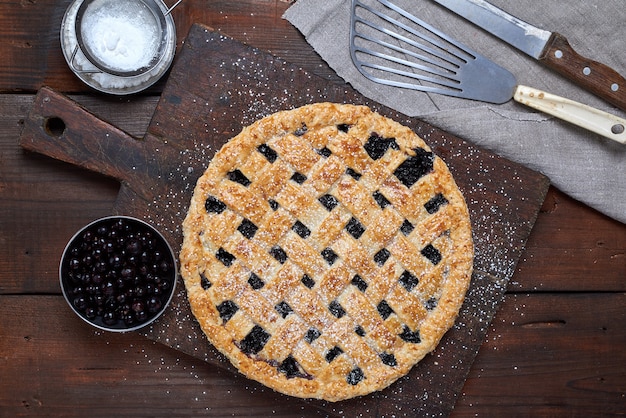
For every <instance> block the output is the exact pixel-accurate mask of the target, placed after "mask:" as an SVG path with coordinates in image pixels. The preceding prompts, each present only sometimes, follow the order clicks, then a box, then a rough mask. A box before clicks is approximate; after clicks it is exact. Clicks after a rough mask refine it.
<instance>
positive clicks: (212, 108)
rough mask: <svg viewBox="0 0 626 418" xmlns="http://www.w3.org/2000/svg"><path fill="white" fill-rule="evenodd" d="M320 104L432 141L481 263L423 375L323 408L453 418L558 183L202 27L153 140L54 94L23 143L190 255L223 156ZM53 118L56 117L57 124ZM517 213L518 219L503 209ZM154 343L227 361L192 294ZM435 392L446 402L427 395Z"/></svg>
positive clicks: (417, 371)
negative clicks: (275, 119) (284, 114)
mask: <svg viewBox="0 0 626 418" xmlns="http://www.w3.org/2000/svg"><path fill="white" fill-rule="evenodd" d="M317 101H336V102H348V103H356V104H360V103H363V104H369V105H370V106H374V108H375V109H377V110H378V111H379V112H381V113H383V114H385V115H387V116H390V117H392V118H394V119H396V120H398V121H400V122H401V123H404V124H405V125H407V126H409V127H411V128H412V129H413V130H415V131H416V132H417V133H418V134H419V135H421V136H422V137H424V138H425V140H426V141H427V143H428V144H429V145H430V146H431V147H432V148H433V149H434V151H435V153H436V154H438V155H439V156H440V157H441V158H443V160H444V161H445V162H446V163H447V164H448V166H449V167H450V169H451V171H452V173H453V175H454V176H455V180H456V181H457V183H458V184H459V186H460V188H461V190H462V191H463V193H464V194H465V198H466V201H467V202H468V206H469V211H470V218H471V220H472V226H473V233H474V239H475V250H476V258H475V261H474V275H473V277H472V284H471V286H470V291H469V292H468V296H467V298H466V301H465V304H464V307H463V308H462V310H461V314H460V316H459V319H458V320H457V326H456V327H455V328H454V329H453V330H451V331H450V332H449V333H448V334H447V335H446V336H445V337H444V339H443V340H442V342H441V343H440V345H439V347H438V348H437V350H436V351H435V354H434V355H433V357H432V358H429V359H427V360H425V361H422V362H420V364H419V365H418V366H417V367H415V368H414V369H413V370H412V371H411V373H410V375H409V376H410V379H409V380H402V381H400V382H399V383H397V384H395V385H393V386H392V387H390V388H388V389H387V390H385V391H383V392H381V393H377V394H374V395H371V396H368V397H364V398H360V399H355V400H349V401H344V402H341V403H339V404H333V405H331V404H328V403H325V402H315V404H316V405H317V406H318V407H320V408H323V409H325V410H327V411H328V412H329V413H335V412H336V411H337V410H338V409H342V410H344V411H347V412H348V413H349V414H358V413H361V412H362V411H363V410H366V409H369V410H372V409H375V410H378V411H379V412H380V413H381V414H394V413H395V414H396V415H402V416H413V415H415V414H416V413H419V414H424V413H426V414H429V415H439V414H448V413H449V412H450V410H451V409H452V407H453V405H454V402H455V398H456V396H457V394H458V392H459V390H460V389H461V387H462V385H463V381H464V378H465V376H466V375H467V373H468V371H469V367H470V366H471V363H472V359H473V358H474V356H475V353H476V351H477V350H478V348H479V346H480V343H481V341H482V337H483V336H484V331H485V326H484V324H488V323H489V322H490V320H491V318H492V316H493V314H494V312H495V310H496V307H497V306H498V304H499V303H500V301H501V298H502V295H503V293H504V291H505V289H506V286H507V282H508V280H509V279H510V277H511V275H512V273H513V271H514V268H515V265H516V264H517V261H518V259H519V256H520V253H521V248H522V247H523V246H524V244H525V242H526V239H527V237H528V234H529V232H530V229H531V228H532V225H533V223H534V221H535V218H536V215H537V213H538V211H539V208H540V206H541V204H542V202H543V199H544V196H545V192H546V191H547V186H548V182H547V179H546V178H545V177H543V176H542V175H540V174H539V173H536V172H533V171H531V170H529V169H526V168H524V167H522V166H520V165H518V164H514V163H512V162H510V161H507V160H505V159H503V158H500V157H498V156H495V155H493V154H491V153H489V152H486V151H484V150H481V149H479V148H476V147H474V146H472V145H470V144H468V143H466V142H464V141H462V140H460V139H458V138H455V137H454V136H452V135H450V134H447V133H446V132H443V131H441V130H438V129H436V128H434V127H432V126H429V125H427V124H425V123H423V122H421V121H419V120H417V119H408V118H406V117H403V116H401V115H398V114H396V113H395V112H392V111H391V110H389V109H385V108H383V107H381V106H378V105H376V104H374V103H369V102H368V101H367V100H365V99H364V98H362V97H361V96H360V95H359V94H358V93H356V92H355V91H353V90H351V89H350V88H349V87H348V86H345V85H338V84H334V83H330V82H327V81H325V80H323V79H322V78H320V77H316V76H313V75H311V74H309V73H306V72H304V71H303V70H301V69H299V68H297V67H295V66H294V65H293V64H290V63H287V62H285V61H284V60H280V59H278V58H276V57H274V56H272V55H271V54H268V53H266V52H263V51H260V50H258V49H255V48H251V47H249V46H246V45H244V44H242V43H240V42H238V41H236V40H234V39H232V38H229V37H226V36H224V35H222V34H219V33H216V32H214V31H212V30H211V29H210V28H208V27H206V26H202V25H194V26H193V27H192V29H191V30H190V33H189V34H188V36H187V37H186V40H185V44H184V47H183V49H182V50H181V51H180V52H179V54H178V57H177V59H176V61H175V63H174V67H173V68H172V70H171V74H170V76H169V79H168V82H167V85H166V87H165V89H164V91H163V94H162V96H161V100H160V101H159V103H158V105H157V108H156V111H155V114H154V116H153V118H152V121H151V123H150V125H149V126H148V130H147V134H146V135H145V136H144V138H143V139H141V140H136V139H134V138H132V137H130V136H129V135H128V134H126V133H124V132H123V131H121V130H120V129H118V128H116V127H113V126H111V125H109V124H106V123H104V122H103V121H102V120H100V119H98V118H96V117H94V115H93V114H92V113H91V112H89V111H88V110H87V109H84V108H81V107H79V106H77V104H76V103H73V102H71V101H69V100H67V99H65V97H64V96H62V95H59V94H58V93H56V92H54V91H53V90H49V89H43V90H41V91H40V92H39V94H38V95H37V99H36V101H35V103H34V105H33V108H32V110H31V113H30V114H29V116H28V118H27V119H26V120H25V123H24V129H23V132H22V137H21V140H20V145H21V146H22V147H24V148H25V149H28V150H33V151H37V152H41V153H44V154H45V155H49V156H51V157H54V158H57V159H61V160H63V161H67V162H70V163H72V164H75V165H78V166H81V167H84V168H87V169H89V170H92V171H96V172H100V173H103V174H106V175H108V176H110V177H113V178H115V179H118V180H119V181H121V188H120V192H119V195H118V199H117V201H116V203H115V207H114V210H113V211H114V213H120V214H125V215H133V216H137V217H140V218H143V219H145V220H147V221H148V222H151V223H152V224H154V225H155V226H157V227H158V228H159V229H160V230H161V232H162V233H163V234H164V235H165V236H166V238H168V240H169V241H170V243H171V244H172V245H173V246H174V248H179V247H180V244H181V242H182V233H181V228H180V225H181V222H182V219H183V218H184V214H185V213H186V209H185V208H186V207H187V205H188V202H189V200H190V197H191V191H192V190H193V186H194V185H195V179H196V178H197V177H198V176H199V175H200V174H201V173H202V172H203V171H204V169H205V168H206V165H207V163H208V161H209V160H210V158H211V156H212V154H213V153H214V152H215V151H217V150H218V149H219V148H220V147H221V145H223V144H224V143H226V141H228V139H229V138H230V137H232V136H233V135H235V134H236V133H238V132H239V130H240V129H241V127H242V126H245V125H247V124H250V123H252V122H254V121H255V120H257V119H258V118H260V117H262V116H264V115H267V114H270V113H273V112H275V111H277V110H282V109H287V108H292V107H296V106H301V105H303V104H307V103H312V102H317ZM50 121H55V126H54V127H51V125H50V123H51V122H50ZM493 179H498V181H493ZM476 184H481V185H482V186H481V187H476V186H475V185H476ZM502 184H506V185H507V187H502ZM505 206H508V207H513V208H515V211H508V210H502V208H504V207H505ZM181 287H182V284H181ZM146 335H147V336H149V337H150V338H154V339H156V340H157V341H160V342H162V343H164V344H166V345H168V346H171V347H173V348H176V349H178V350H181V351H183V352H185V353H187V354H189V355H192V356H195V357H198V358H201V359H204V360H205V361H207V362H208V363H211V364H214V365H217V366H224V364H225V362H224V359H223V357H222V356H221V355H219V354H218V353H217V352H216V351H215V350H214V349H213V348H212V347H211V346H210V345H209V344H208V343H207V341H206V339H205V338H204V336H203V335H202V332H201V330H200V329H199V327H198V326H197V323H196V322H195V321H194V320H193V316H192V315H191V313H190V309H189V306H188V304H187V301H186V296H185V293H184V291H182V290H180V291H179V292H177V293H176V295H175V296H174V300H173V303H172V309H169V310H167V311H166V313H165V314H164V315H163V316H162V317H161V318H159V320H158V321H157V322H156V323H155V324H154V325H153V326H151V327H150V329H149V331H147V333H146ZM434 358H436V360H433V359H434ZM233 370H234V369H233ZM443 371H445V373H443ZM415 382H418V383H419V384H417V385H416V384H415ZM424 393H426V394H428V393H438V394H440V395H441V398H440V399H437V398H436V397H423V396H422V395H423V394H424ZM399 411H402V412H399Z"/></svg>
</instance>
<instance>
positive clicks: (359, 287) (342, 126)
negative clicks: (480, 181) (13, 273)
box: [180, 103, 473, 401]
mask: <svg viewBox="0 0 626 418" xmlns="http://www.w3.org/2000/svg"><path fill="white" fill-rule="evenodd" d="M183 229H184V243H183V247H182V251H181V256H180V257H181V274H182V276H183V278H184V281H185V285H186V288H187V293H188V297H189V302H190V305H191V308H192V311H193V313H194V315H195V316H196V318H197V320H198V322H199V324H200V326H201V327H202V329H203V331H204V332H205V333H206V335H207V337H208V338H209V340H210V341H211V343H212V344H213V345H214V346H215V347H216V348H217V349H218V350H220V351H221V352H222V353H224V354H225V355H226V356H227V357H228V358H229V359H230V361H231V362H232V363H233V365H235V366H236V367H237V368H238V369H239V371H241V372H242V373H243V374H244V375H246V376H248V377H249V378H252V379H255V380H257V381H259V382H261V383H263V384H265V385H267V386H269V387H271V388H273V389H275V390H277V391H280V392H282V393H285V394H288V395H293V396H298V397H304V398H308V397H311V398H321V399H326V400H329V401H337V400H341V399H346V398H350V397H354V396H357V395H363V394H367V393H370V392H372V391H375V390H380V389H382V388H385V387H387V386H388V385H389V384H391V383H392V382H393V381H395V380H396V379H398V378H399V377H401V376H403V375H405V374H406V373H408V371H409V370H410V369H411V367H412V366H413V365H414V364H415V363H417V362H418V361H419V360H420V359H422V358H423V357H424V356H425V355H426V354H427V353H428V352H430V351H432V350H433V349H434V348H435V346H436V344H437V343H438V342H439V340H440V339H441V337H442V336H443V334H444V333H445V332H446V331H447V330H448V329H449V328H450V327H451V326H452V325H453V323H454V320H455V318H456V315H457V313H458V310H459V308H460V306H461V303H462V301H463V299H464V295H465V292H466V290H467V287H468V285H469V281H470V276H471V271H472V262H473V244H472V238H471V228H470V221H469V216H468V211H467V207H466V205H465V201H464V199H463V196H462V195H461V193H460V191H459V190H458V188H457V186H456V184H455V182H454V180H453V178H452V176H451V174H450V172H449V170H448V168H447V167H446V165H445V164H444V162H443V161H442V160H441V159H440V158H439V157H437V156H436V155H434V154H433V152H432V151H431V150H430V149H429V147H428V146H427V145H426V144H425V143H424V141H422V139H421V138H419V137H418V136H417V135H416V134H415V133H414V132H412V131H411V130H410V129H408V128H407V127H404V126H402V125H400V124H398V123H396V122H394V121H392V120H390V119H388V118H385V117H383V116H381V115H379V114H377V113H375V112H373V111H371V110H370V109H369V108H368V107H364V106H353V105H339V104H331V103H320V104H313V105H308V106H304V107H301V108H298V109H295V110H289V111H284V112H278V113H275V114H273V115H270V116H268V117H265V118H263V119H261V120H259V121H257V122H255V123H254V124H252V125H251V126H249V127H247V128H245V129H244V130H243V131H242V132H241V133H240V134H239V135H237V136H236V137H234V138H233V139H231V140H230V141H229V142H228V143H227V144H226V145H225V146H224V147H223V148H222V149H221V150H220V151H219V152H218V153H217V154H216V155H215V157H214V158H213V160H212V161H211V163H210V164H209V167H208V168H207V170H206V172H205V173H204V174H203V175H202V177H201V178H200V179H199V181H198V183H197V185H196V188H195V191H194V195H193V198H192V201H191V205H190V208H189V212H188V214H187V217H186V219H185V222H184V227H183Z"/></svg>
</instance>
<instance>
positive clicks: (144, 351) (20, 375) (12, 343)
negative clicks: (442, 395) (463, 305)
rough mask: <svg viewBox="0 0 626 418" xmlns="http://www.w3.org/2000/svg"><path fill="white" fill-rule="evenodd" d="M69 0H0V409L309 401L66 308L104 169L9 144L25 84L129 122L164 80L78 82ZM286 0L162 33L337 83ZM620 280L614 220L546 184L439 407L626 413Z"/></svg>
mask: <svg viewBox="0 0 626 418" xmlns="http://www.w3.org/2000/svg"><path fill="white" fill-rule="evenodd" d="M69 3H70V1H69V0H60V1H53V0H20V1H16V0H2V1H1V2H0V28H1V29H0V248H1V250H0V416H7V417H9V416H30V415H47V416H50V415H54V416H167V415H169V416H179V415H206V416H233V415H234V416H252V415H254V416H273V415H276V416H309V415H316V414H319V415H323V414H322V413H320V412H318V411H317V410H316V409H315V408H313V407H312V406H310V405H307V404H301V403H292V402H282V403H277V402H276V401H275V399H276V398H275V397H274V396H250V392H251V391H255V392H257V391H267V392H269V390H267V389H260V388H259V386H257V385H251V384H250V383H249V382H248V381H247V380H246V379H244V378H242V377H240V376H235V375H232V374H231V373H229V372H227V371H224V370H221V369H219V368H215V367H210V366H208V365H207V364H205V363H204V362H202V361H200V360H197V359H194V358H192V357H189V356H187V355H185V354H182V353H180V352H178V351H176V350H173V349H171V348H169V347H166V346H165V345H162V344H159V343H156V342H153V341H150V340H148V339H146V338H144V337H143V336H141V335H138V334H136V333H128V334H121V335H118V334H111V333H103V332H96V331H94V329H92V328H90V327H88V326H86V325H85V324H84V323H83V322H82V321H81V320H80V319H78V318H77V317H76V316H75V315H74V314H73V313H72V312H71V311H70V309H69V307H67V305H66V303H65V301H64V300H63V297H62V295H61V292H60V288H59V283H58V273H57V271H58V260H59V257H60V254H61V252H62V251H63V248H64V246H65V244H66V242H67V240H68V239H69V238H70V237H71V236H72V235H73V234H74V232H75V231H76V230H77V229H79V228H80V227H81V226H83V225H84V224H86V223H88V222H89V221H91V220H93V219H95V218H98V217H101V216H106V215H108V214H110V212H111V207H112V205H113V202H114V201H115V198H116V196H117V193H118V190H119V184H118V183H117V182H116V181H114V180H111V179H109V178H106V177H103V176H101V175H98V174H94V173H91V172H87V171H85V170H83V169H80V168H76V167H74V166H71V165H69V164H66V163H62V162H59V161H57V160H53V159H51V158H48V157H44V156H41V155H39V154H35V153H29V152H26V151H24V150H22V149H21V148H20V146H19V144H18V140H19V135H20V131H21V127H22V124H23V121H24V119H25V117H26V115H27V113H28V111H29V110H30V107H31V104H32V102H33V99H34V95H35V93H36V92H37V90H38V89H39V88H41V87H42V86H44V85H45V86H50V87H52V88H53V89H55V90H58V91H60V92H63V93H65V94H68V95H70V96H71V97H72V98H73V99H75V100H76V101H78V102H79V103H81V104H83V105H84V106H85V107H87V108H88V109H89V110H90V111H92V112H93V113H95V114H96V115H98V116H99V117H100V118H102V119H104V120H107V121H109V122H111V123H112V124H113V125H116V126H118V127H120V128H121V129H123V130H125V131H127V132H129V133H130V134H132V135H135V136H137V137H142V136H143V134H144V133H145V130H146V128H147V126H148V124H149V122H150V118H151V116H152V114H153V112H154V109H155V107H156V104H157V101H158V99H159V94H160V91H161V90H162V88H163V85H164V81H161V82H159V83H157V84H156V85H155V86H154V87H152V88H150V89H149V90H148V91H146V92H145V93H142V94H140V95H135V96H132V97H111V96H105V95H103V94H100V93H96V92H94V91H93V90H90V89H89V88H87V87H86V86H85V85H83V84H82V83H81V82H80V81H79V80H78V79H77V78H76V77H75V76H74V74H72V72H71V71H70V69H69V68H68V66H67V64H66V62H65V60H64V58H63V55H62V53H61V49H60V44H59V28H60V24H61V20H62V18H63V14H64V12H65V9H66V8H67V6H68V5H69ZM288 7H289V3H288V2H284V1H278V0H273V1H270V0H243V1H236V2H219V1H207V0H185V1H184V5H183V6H180V7H179V8H177V9H175V10H174V12H173V15H174V19H175V21H176V25H177V33H178V39H179V40H178V45H179V46H180V45H181V42H182V41H183V40H184V37H185V35H186V34H187V32H188V30H189V28H190V26H191V25H192V23H195V22H199V23H203V24H206V25H208V26H211V27H213V28H215V29H216V30H219V31H222V32H223V33H225V34H228V35H230V36H232V37H234V38H236V39H238V40H240V41H243V42H245V43H248V44H250V45H253V46H255V47H258V48H261V49H263V50H267V51H269V52H271V53H272V54H274V55H276V56H278V57H281V58H283V59H285V60H287V61H290V62H292V63H295V64H297V65H299V66H301V67H302V68H304V69H306V70H307V71H309V72H312V73H315V74H317V75H320V76H322V77H324V78H326V79H328V80H330V81H333V82H337V83H341V82H342V81H341V80H340V79H338V78H337V76H336V75H335V74H334V73H333V71H332V70H331V69H329V68H328V67H327V66H326V65H325V64H324V62H323V61H322V60H321V59H320V58H319V57H318V56H317V55H316V53H315V52H314V51H313V50H312V48H311V47H310V46H309V45H308V44H307V43H306V41H305V40H304V39H303V37H302V36H301V35H300V33H299V32H298V31H297V30H296V29H295V28H294V27H292V26H291V25H290V24H289V23H288V22H286V21H285V20H283V19H281V15H282V14H283V12H284V11H285V10H286V9H287V8H288ZM617 198H623V196H619V197H617ZM625 291H626V225H624V224H621V223H619V222H616V221H614V220H611V219H609V218H607V217H606V216H603V215H601V214H599V213H597V212H595V211H594V210H592V209H590V208H588V207H586V206H585V205H583V204H581V203H579V202H576V201H574V200H573V199H571V198H570V197H568V196H566V195H564V194H563V193H561V192H560V191H559V190H556V189H554V188H551V189H550V190H549V192H548V195H547V199H546V201H545V203H544V205H543V207H542V209H541V211H540V214H539V217H538V219H537V222H536V224H535V227H534V230H533V232H532V234H531V236H530V239H529V241H528V243H527V245H526V249H525V251H524V253H523V256H522V258H521V260H520V262H519V264H518V267H517V270H516V272H515V274H514V276H513V279H512V281H511V283H510V284H509V288H508V292H507V294H506V296H505V300H504V302H503V303H502V305H501V307H500V310H499V311H498V313H497V314H496V316H495V318H494V320H493V322H492V324H491V325H490V327H489V331H488V334H487V337H486V339H485V341H484V343H483V345H482V347H481V349H480V351H479V354H478V356H477V358H476V360H475V362H474V364H473V365H472V368H471V371H470V374H469V377H468V379H467V381H466V383H465V386H464V388H463V390H462V392H461V393H460V394H459V398H458V401H457V403H456V407H455V409H454V411H453V413H452V416H505V415H507V414H508V415H515V416H521V415H535V416H581V417H582V416H584V417H587V416H610V415H619V416H621V415H623V414H624V413H626V293H625ZM362 414H363V416H371V415H372V414H373V412H372V411H363V412H362Z"/></svg>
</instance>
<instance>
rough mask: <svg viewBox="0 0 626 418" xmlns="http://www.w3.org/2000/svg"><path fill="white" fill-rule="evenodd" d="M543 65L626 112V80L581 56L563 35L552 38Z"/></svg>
mask: <svg viewBox="0 0 626 418" xmlns="http://www.w3.org/2000/svg"><path fill="white" fill-rule="evenodd" d="M539 62H541V63H543V64H544V65H546V66H547V67H549V68H551V69H552V70H554V71H556V72H558V73H560V74H562V75H564V76H565V77H567V78H568V79H570V80H571V81H573V82H575V83H576V84H577V85H579V86H580V87H582V88H584V89H586V90H588V91H590V92H591V93H593V94H595V95H597V96H598V97H601V98H602V99H604V100H606V101H607V102H608V103H611V104H612V105H614V106H617V107H619V108H620V109H622V110H624V111H626V79H625V78H624V77H623V76H621V75H620V74H619V73H618V72H617V71H615V70H614V69H612V68H610V67H609V66H607V65H604V64H601V63H599V62H597V61H593V60H591V59H589V58H585V57H583V56H582V55H580V54H578V53H577V52H576V51H574V48H572V47H571V45H570V44H569V42H568V41H567V39H566V38H565V37H564V36H563V35H561V34H558V33H553V34H552V37H551V38H550V40H549V41H548V43H547V45H546V48H545V50H544V53H543V55H542V56H541V57H539Z"/></svg>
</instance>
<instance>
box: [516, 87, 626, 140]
mask: <svg viewBox="0 0 626 418" xmlns="http://www.w3.org/2000/svg"><path fill="white" fill-rule="evenodd" d="M513 98H514V99H515V101H517V102H519V103H521V104H523V105H526V106H529V107H532V108H533V109H537V110H540V111H542V112H544V113H547V114H549V115H552V116H556V117H557V118H559V119H562V120H564V121H567V122H570V123H572V124H574V125H576V126H580V127H581V128H585V129H587V130H589V131H591V132H595V133H597V134H599V135H602V136H604V137H605V138H609V139H612V140H613V141H616V142H619V143H620V144H626V119H622V118H620V117H618V116H615V115H611V114H610V113H607V112H604V111H602V110H600V109H596V108H594V107H591V106H587V105H585V104H582V103H578V102H575V101H573V100H570V99H566V98H564V97H560V96H556V95H554V94H550V93H546V92H545V91H541V90H537V89H534V88H532V87H528V86H522V85H519V86H517V89H516V90H515V94H514V96H513Z"/></svg>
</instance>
